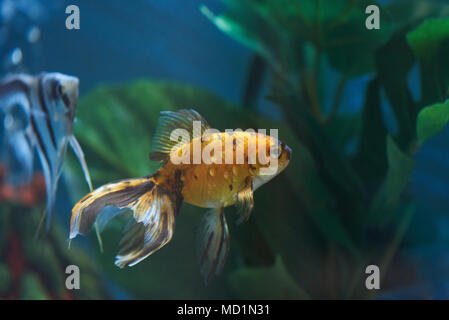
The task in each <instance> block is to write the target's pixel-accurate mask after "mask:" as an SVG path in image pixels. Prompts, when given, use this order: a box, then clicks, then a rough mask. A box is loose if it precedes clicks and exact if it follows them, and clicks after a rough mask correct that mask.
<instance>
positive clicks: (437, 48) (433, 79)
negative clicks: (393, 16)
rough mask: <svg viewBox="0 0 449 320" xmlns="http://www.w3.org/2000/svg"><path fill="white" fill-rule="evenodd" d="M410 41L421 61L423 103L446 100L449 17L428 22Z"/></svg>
mask: <svg viewBox="0 0 449 320" xmlns="http://www.w3.org/2000/svg"><path fill="white" fill-rule="evenodd" d="M407 40H408V42H409V43H410V46H411V47H412V49H413V52H414V54H415V56H416V57H417V58H418V59H419V63H420V73H421V94H422V95H421V101H420V105H421V106H426V105H430V104H433V103H435V102H441V101H444V100H445V99H447V98H448V97H449V60H448V59H447V57H448V55H449V18H448V17H445V18H432V19H428V20H426V21H424V22H423V23H421V24H420V25H419V26H418V27H416V28H415V29H414V30H412V31H410V32H409V33H408V34H407Z"/></svg>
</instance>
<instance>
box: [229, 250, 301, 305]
mask: <svg viewBox="0 0 449 320" xmlns="http://www.w3.org/2000/svg"><path fill="white" fill-rule="evenodd" d="M229 284H230V287H231V290H232V291H233V293H234V294H235V296H236V297H237V298H238V299H308V298H309V296H308V295H307V293H306V292H305V291H304V290H303V289H302V288H300V287H299V286H298V285H296V284H295V281H294V279H292V278H291V276H290V274H289V273H288V271H287V270H286V268H285V266H284V263H283V261H282V258H281V257H280V256H278V257H277V258H276V262H275V264H274V265H273V266H272V267H252V268H251V267H242V268H240V269H238V270H237V271H235V272H233V273H232V274H231V275H230V277H229Z"/></svg>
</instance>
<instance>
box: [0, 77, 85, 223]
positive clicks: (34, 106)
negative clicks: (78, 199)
mask: <svg viewBox="0 0 449 320" xmlns="http://www.w3.org/2000/svg"><path fill="white" fill-rule="evenodd" d="M77 103H78V78H76V77H73V76H69V75H65V74H61V73H45V72H44V73H41V74H39V75H37V76H31V75H27V74H12V75H8V76H6V77H5V78H3V79H2V80H1V81H0V114H1V115H2V119H3V139H2V141H1V142H2V158H3V161H4V162H5V163H6V165H7V167H8V175H9V179H10V180H12V183H27V182H28V181H29V180H30V178H31V175H32V173H33V162H34V151H35V150H37V154H38V156H39V159H40V164H41V166H42V170H43V173H44V177H45V187H46V197H47V206H46V215H47V228H48V227H49V224H50V219H51V215H52V212H53V207H54V204H55V196H56V190H57V187H58V180H59V178H60V176H61V173H62V165H63V162H64V158H65V154H66V150H67V144H70V146H71V147H72V149H73V151H74V152H75V155H76V156H77V158H78V160H79V162H80V164H81V167H82V169H83V172H84V176H85V179H86V181H87V183H88V185H89V188H90V190H92V184H91V179H90V175H89V171H88V169H87V165H86V162H85V158H84V153H83V151H82V149H81V147H80V145H79V143H78V141H77V140H76V138H75V136H74V135H73V122H74V119H75V109H76V106H77Z"/></svg>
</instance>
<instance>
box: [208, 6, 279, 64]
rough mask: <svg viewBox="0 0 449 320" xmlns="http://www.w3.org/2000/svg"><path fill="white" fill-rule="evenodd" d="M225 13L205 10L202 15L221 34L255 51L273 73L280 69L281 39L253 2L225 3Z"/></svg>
mask: <svg viewBox="0 0 449 320" xmlns="http://www.w3.org/2000/svg"><path fill="white" fill-rule="evenodd" d="M227 3H228V5H229V7H228V11H227V12H226V13H225V14H222V15H215V14H214V13H213V12H212V11H210V10H209V9H208V8H207V7H206V6H204V5H203V6H201V7H200V10H201V12H202V13H203V14H204V15H205V16H206V17H207V18H208V19H209V20H210V21H211V22H212V23H213V24H214V25H215V26H216V27H217V28H218V29H219V30H221V31H222V32H224V33H225V34H227V35H229V36H230V37H232V38H233V39H235V40H236V41H238V42H240V43H242V44H243V45H245V46H246V47H248V48H249V49H251V50H254V51H255V52H257V53H258V54H260V55H261V56H262V57H264V58H265V59H266V60H267V61H269V62H270V63H271V64H272V66H273V67H274V68H276V69H279V68H280V67H281V65H280V64H281V59H282V54H281V52H280V51H281V50H282V49H283V46H284V45H285V44H283V43H282V40H283V35H282V33H280V32H279V30H278V29H277V26H276V25H275V24H274V22H273V21H271V19H270V17H269V16H268V15H266V14H264V13H263V12H262V10H260V8H259V7H258V6H257V4H256V3H255V2H254V1H251V0H242V1H239V2H235V1H227Z"/></svg>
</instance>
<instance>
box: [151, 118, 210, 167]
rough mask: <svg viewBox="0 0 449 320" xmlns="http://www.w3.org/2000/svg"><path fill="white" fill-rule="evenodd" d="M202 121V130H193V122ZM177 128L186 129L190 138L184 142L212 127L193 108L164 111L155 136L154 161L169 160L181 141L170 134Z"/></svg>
mask: <svg viewBox="0 0 449 320" xmlns="http://www.w3.org/2000/svg"><path fill="white" fill-rule="evenodd" d="M194 121H201V132H193V131H194V130H193V122H194ZM175 129H185V130H186V131H187V132H188V133H189V136H190V137H189V138H188V139H187V137H184V138H183V139H182V142H184V143H189V142H190V140H189V139H194V138H196V137H198V136H201V135H202V134H203V133H204V131H205V130H207V129H210V126H209V124H208V123H207V121H206V119H204V118H203V117H202V116H201V115H200V114H199V113H198V112H196V111H195V110H193V109H182V110H179V111H162V112H161V117H160V118H159V120H158V123H157V128H156V133H155V134H154V136H153V143H152V151H151V153H150V159H151V160H154V161H167V159H168V158H169V156H170V152H172V151H175V150H174V149H173V148H174V147H175V146H176V145H178V146H179V142H181V141H173V140H171V139H170V135H171V133H172V132H173V130H175Z"/></svg>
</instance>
